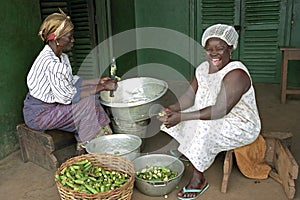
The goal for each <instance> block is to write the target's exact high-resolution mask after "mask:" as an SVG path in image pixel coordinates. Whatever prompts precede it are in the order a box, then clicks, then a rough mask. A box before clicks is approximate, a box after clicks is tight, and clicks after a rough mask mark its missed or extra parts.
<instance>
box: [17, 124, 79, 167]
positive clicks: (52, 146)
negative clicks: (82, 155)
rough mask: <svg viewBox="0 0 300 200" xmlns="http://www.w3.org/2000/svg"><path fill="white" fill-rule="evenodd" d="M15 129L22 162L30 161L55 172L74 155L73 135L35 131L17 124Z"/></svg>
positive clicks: (60, 132)
mask: <svg viewBox="0 0 300 200" xmlns="http://www.w3.org/2000/svg"><path fill="white" fill-rule="evenodd" d="M16 128H17V132H18V135H19V143H20V150H21V155H22V159H23V161H24V162H28V161H31V162H33V163H35V164H37V165H39V166H41V167H43V168H45V169H49V170H55V169H57V168H58V167H59V165H60V164H61V163H62V162H64V161H65V160H66V159H68V158H70V157H72V156H74V155H75V153H76V139H75V137H74V133H70V132H65V131H60V130H47V131H36V130H33V129H31V128H29V127H27V126H26V125H25V124H19V125H17V127H16ZM63 150H65V151H63Z"/></svg>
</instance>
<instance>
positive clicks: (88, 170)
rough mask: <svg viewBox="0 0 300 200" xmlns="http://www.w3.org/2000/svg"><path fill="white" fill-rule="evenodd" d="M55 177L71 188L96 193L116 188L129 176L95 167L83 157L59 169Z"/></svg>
mask: <svg viewBox="0 0 300 200" xmlns="http://www.w3.org/2000/svg"><path fill="white" fill-rule="evenodd" d="M55 178H56V179H57V180H58V181H59V182H60V183H61V184H62V185H63V186H66V187H68V188H70V189H72V190H75V191H80V192H85V193H87V194H97V193H100V192H107V191H110V190H114V189H117V188H119V187H121V186H122V185H123V184H124V183H126V182H127V181H128V180H129V178H130V176H129V175H128V174H126V173H121V172H118V171H109V170H105V169H103V168H101V167H96V166H94V164H93V163H92V162H90V161H89V160H87V159H85V160H82V161H78V162H75V163H73V164H72V165H70V166H67V167H65V168H63V169H62V170H61V172H60V173H59V174H56V175H55Z"/></svg>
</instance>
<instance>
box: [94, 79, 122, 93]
mask: <svg viewBox="0 0 300 200" xmlns="http://www.w3.org/2000/svg"><path fill="white" fill-rule="evenodd" d="M98 85H99V86H100V87H102V88H103V90H106V91H111V90H116V89H117V86H118V85H117V81H116V80H111V79H110V78H109V77H103V78H100V80H99V83H98Z"/></svg>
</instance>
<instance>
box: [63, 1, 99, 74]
mask: <svg viewBox="0 0 300 200" xmlns="http://www.w3.org/2000/svg"><path fill="white" fill-rule="evenodd" d="M68 2H69V10H70V15H71V19H72V22H73V23H74V38H75V45H74V47H73V50H72V53H73V58H74V66H73V69H74V71H75V73H76V72H77V74H78V75H79V76H81V77H83V78H94V77H97V76H99V75H100V72H99V67H98V66H99V64H98V63H99V61H98V56H97V52H96V51H92V50H93V49H94V48H95V47H96V45H97V39H96V29H95V28H96V23H95V17H94V16H95V8H94V3H93V1H92V0H71V1H68Z"/></svg>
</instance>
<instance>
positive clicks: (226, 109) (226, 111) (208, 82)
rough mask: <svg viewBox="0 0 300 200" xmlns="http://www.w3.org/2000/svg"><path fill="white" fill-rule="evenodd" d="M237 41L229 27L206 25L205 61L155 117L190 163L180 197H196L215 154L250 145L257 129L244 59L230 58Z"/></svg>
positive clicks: (205, 187)
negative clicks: (179, 94)
mask: <svg viewBox="0 0 300 200" xmlns="http://www.w3.org/2000/svg"><path fill="white" fill-rule="evenodd" d="M237 42H238V33H237V32H236V31H235V29H234V28H233V27H232V26H228V25H225V24H216V25H213V26H211V27H209V28H208V29H207V30H206V31H205V32H204V33H203V36H202V46H203V47H204V48H205V50H206V59H207V61H205V62H203V63H201V64H200V65H199V66H198V67H197V69H196V74H195V78H194V80H193V81H192V83H191V87H190V88H189V89H188V90H187V92H186V93H185V94H184V95H183V96H182V97H180V98H179V99H178V101H177V102H176V103H175V104H172V105H169V106H168V107H166V108H164V109H163V112H165V115H164V116H158V118H159V120H160V121H162V122H163V125H162V127H161V129H162V130H163V131H165V132H166V133H168V134H169V135H171V136H172V137H173V138H175V139H176V140H177V141H178V142H179V148H178V150H179V151H180V152H181V153H182V154H184V156H185V157H186V158H188V159H189V160H190V161H191V163H192V165H193V167H194V172H193V176H192V178H191V179H190V182H189V183H188V185H187V186H186V187H184V188H183V189H182V190H181V191H180V192H179V193H178V198H179V199H196V198H197V197H198V196H199V195H201V194H202V193H203V192H204V191H205V190H207V189H208V187H209V184H208V182H207V180H206V179H205V178H204V175H203V172H204V171H205V170H207V169H208V168H209V167H210V166H211V165H212V163H213V161H214V159H215V157H216V155H217V154H218V153H220V152H222V151H227V150H230V149H235V148H237V147H241V146H245V145H247V144H250V143H252V142H254V141H255V140H256V139H257V137H258V135H259V133H260V129H261V124H260V118H259V114H258V110H257V106H256V99H255V92H254V88H253V86H252V81H251V77H250V74H249V72H248V70H247V68H246V67H245V66H244V65H243V63H241V62H240V61H233V60H231V53H232V51H233V50H234V49H235V48H236V47H237ZM187 130H188V131H187Z"/></svg>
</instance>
